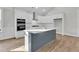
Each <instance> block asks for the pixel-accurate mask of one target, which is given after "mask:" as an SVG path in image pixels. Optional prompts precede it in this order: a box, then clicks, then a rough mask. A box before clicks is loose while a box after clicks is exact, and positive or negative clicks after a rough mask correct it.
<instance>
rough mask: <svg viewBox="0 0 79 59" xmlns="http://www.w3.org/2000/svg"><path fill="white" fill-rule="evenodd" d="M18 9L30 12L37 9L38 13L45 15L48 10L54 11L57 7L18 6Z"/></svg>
mask: <svg viewBox="0 0 79 59" xmlns="http://www.w3.org/2000/svg"><path fill="white" fill-rule="evenodd" d="M17 8H18V9H21V10H24V11H26V12H28V13H33V11H35V12H36V13H37V14H38V15H41V16H45V15H47V13H48V12H50V11H52V10H53V9H54V8H55V7H38V8H35V7H17Z"/></svg>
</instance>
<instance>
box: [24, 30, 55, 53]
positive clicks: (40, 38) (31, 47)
mask: <svg viewBox="0 0 79 59" xmlns="http://www.w3.org/2000/svg"><path fill="white" fill-rule="evenodd" d="M27 32H28V31H27ZM55 39H56V29H52V30H47V31H42V32H40V31H36V32H31V31H29V32H28V39H25V40H28V51H30V52H35V51H36V50H38V49H39V48H41V47H42V46H44V45H45V44H47V43H48V42H50V41H52V40H55Z"/></svg>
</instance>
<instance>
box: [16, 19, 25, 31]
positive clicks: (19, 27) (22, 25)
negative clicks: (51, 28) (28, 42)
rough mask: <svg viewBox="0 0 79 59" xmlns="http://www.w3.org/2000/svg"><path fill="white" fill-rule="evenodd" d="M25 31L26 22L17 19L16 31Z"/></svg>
mask: <svg viewBox="0 0 79 59" xmlns="http://www.w3.org/2000/svg"><path fill="white" fill-rule="evenodd" d="M25 29H26V21H25V19H19V18H17V31H22V30H25Z"/></svg>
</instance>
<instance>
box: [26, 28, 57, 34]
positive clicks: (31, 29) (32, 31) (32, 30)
mask: <svg viewBox="0 0 79 59" xmlns="http://www.w3.org/2000/svg"><path fill="white" fill-rule="evenodd" d="M54 29H56V28H49V29H45V28H42V29H35V28H30V29H27V30H25V32H30V33H39V32H45V31H50V30H54Z"/></svg>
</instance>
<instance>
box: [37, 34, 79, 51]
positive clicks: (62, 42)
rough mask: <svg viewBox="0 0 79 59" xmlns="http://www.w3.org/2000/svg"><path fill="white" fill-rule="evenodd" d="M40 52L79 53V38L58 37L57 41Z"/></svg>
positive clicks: (45, 46) (50, 43)
mask: <svg viewBox="0 0 79 59" xmlns="http://www.w3.org/2000/svg"><path fill="white" fill-rule="evenodd" d="M37 51H38V52H79V38H78V37H72V36H62V35H57V38H56V40H55V41H51V42H49V43H48V44H46V45H44V46H43V47H41V48H40V49H38V50H37Z"/></svg>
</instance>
